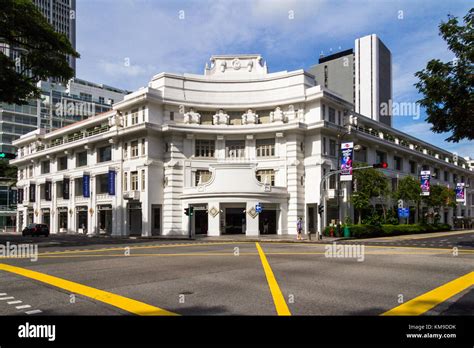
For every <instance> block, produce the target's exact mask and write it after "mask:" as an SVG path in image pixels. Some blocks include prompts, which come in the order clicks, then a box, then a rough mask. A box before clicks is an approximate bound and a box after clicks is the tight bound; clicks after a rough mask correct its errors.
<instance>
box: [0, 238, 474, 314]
mask: <svg viewBox="0 0 474 348" xmlns="http://www.w3.org/2000/svg"><path fill="white" fill-rule="evenodd" d="M7 241H9V242H10V243H11V244H17V243H37V244H38V245H39V257H38V260H37V261H31V260H30V259H19V258H3V259H1V260H0V315H45V314H47V315H135V314H157V315H161V314H178V315H277V314H280V315H289V314H291V315H381V314H384V313H386V312H388V313H386V314H409V315H459V314H467V315H472V314H473V313H474V267H473V265H474V262H473V261H474V247H473V241H474V232H469V233H465V232H462V233H457V232H450V233H448V234H446V233H439V234H430V235H426V236H420V235H418V236H403V237H394V238H379V239H373V240H363V241H362V240H359V241H344V242H336V245H335V246H334V245H332V244H314V243H304V242H303V243H290V242H285V243H270V242H260V243H255V242H247V241H243V240H242V241H240V240H238V241H235V242H233V241H222V242H219V241H218V242H207V241H204V240H200V241H195V242H192V241H157V240H142V239H136V240H125V239H99V238H85V237H78V236H62V237H58V236H54V237H53V236H51V237H50V238H42V237H39V238H23V237H21V236H8V237H5V236H0V245H1V244H3V245H5V243H6V242H7ZM38 241H39V242H38ZM343 244H344V245H346V246H347V247H349V248H346V250H345V254H341V253H342V251H340V250H339V251H340V252H339V253H338V250H337V249H336V248H337V247H338V246H339V245H341V247H342V245H343ZM355 244H359V249H355V248H354V247H353V245H355ZM362 245H363V248H362ZM330 247H331V248H333V249H329V248H330ZM454 248H455V249H454ZM329 251H333V252H331V253H329ZM357 251H358V253H357ZM349 252H351V253H352V254H351V253H349ZM342 256H344V257H342ZM12 266H13V267H12ZM31 271H34V272H31ZM445 284H448V285H445ZM433 290H434V291H433ZM18 301H20V302H18Z"/></svg>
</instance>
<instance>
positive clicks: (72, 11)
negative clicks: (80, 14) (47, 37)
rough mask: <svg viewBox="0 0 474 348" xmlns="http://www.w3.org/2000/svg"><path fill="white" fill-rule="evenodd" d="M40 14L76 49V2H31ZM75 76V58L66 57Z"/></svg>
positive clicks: (62, 0)
mask: <svg viewBox="0 0 474 348" xmlns="http://www.w3.org/2000/svg"><path fill="white" fill-rule="evenodd" d="M33 2H34V4H35V5H36V6H37V7H38V9H39V10H40V11H41V13H42V14H43V15H44V16H45V18H46V19H47V20H48V22H49V24H51V25H52V26H53V27H54V30H56V31H57V32H58V33H61V34H64V35H66V36H67V37H68V39H69V41H70V42H71V45H72V47H73V48H74V49H76V0H33ZM68 60H69V66H70V67H71V68H73V69H74V76H75V75H76V74H75V72H76V58H74V57H68Z"/></svg>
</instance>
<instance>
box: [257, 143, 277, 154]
mask: <svg viewBox="0 0 474 348" xmlns="http://www.w3.org/2000/svg"><path fill="white" fill-rule="evenodd" d="M256 148H257V157H270V156H275V139H257V141H256Z"/></svg>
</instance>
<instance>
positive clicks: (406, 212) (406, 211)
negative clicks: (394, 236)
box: [398, 208, 410, 219]
mask: <svg viewBox="0 0 474 348" xmlns="http://www.w3.org/2000/svg"><path fill="white" fill-rule="evenodd" d="M398 217H399V218H407V219H408V218H409V217H410V208H398Z"/></svg>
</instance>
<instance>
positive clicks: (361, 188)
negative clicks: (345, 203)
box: [351, 168, 388, 223]
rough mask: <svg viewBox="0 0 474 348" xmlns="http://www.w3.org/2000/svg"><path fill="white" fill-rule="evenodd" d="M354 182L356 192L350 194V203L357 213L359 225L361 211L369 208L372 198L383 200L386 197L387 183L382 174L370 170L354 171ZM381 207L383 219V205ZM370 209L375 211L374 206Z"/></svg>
mask: <svg viewBox="0 0 474 348" xmlns="http://www.w3.org/2000/svg"><path fill="white" fill-rule="evenodd" d="M354 180H355V181H356V186H357V191H356V192H354V193H353V194H352V197H351V201H352V203H353V204H354V208H355V209H356V210H358V212H359V217H358V221H359V223H361V218H362V211H363V210H364V209H367V208H368V207H369V206H370V203H371V201H373V198H377V197H381V198H383V197H385V196H387V195H388V182H387V178H386V177H385V175H383V173H381V172H380V171H378V170H376V169H372V168H369V169H364V170H357V171H354ZM382 206H383V209H384V217H385V205H384V204H383V205H382ZM372 208H373V210H375V206H374V205H372Z"/></svg>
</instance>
